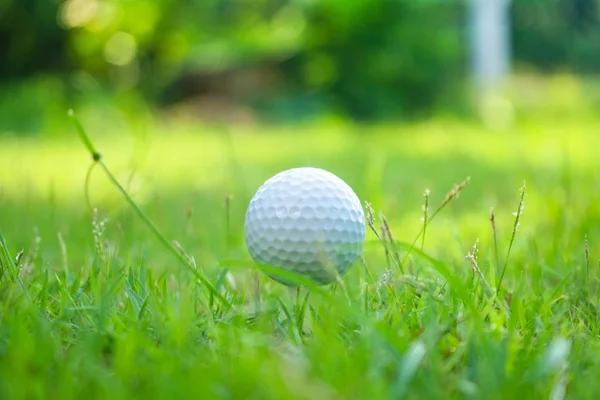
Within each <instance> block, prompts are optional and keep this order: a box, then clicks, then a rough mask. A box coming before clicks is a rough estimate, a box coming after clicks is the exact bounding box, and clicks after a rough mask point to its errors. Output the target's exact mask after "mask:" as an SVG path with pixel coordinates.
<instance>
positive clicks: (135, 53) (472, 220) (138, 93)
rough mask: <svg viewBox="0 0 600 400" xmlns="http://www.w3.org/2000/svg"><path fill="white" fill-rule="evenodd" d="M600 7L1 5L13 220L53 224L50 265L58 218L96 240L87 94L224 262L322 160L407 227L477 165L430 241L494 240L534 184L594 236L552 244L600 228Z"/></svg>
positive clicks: (342, 1)
mask: <svg viewBox="0 0 600 400" xmlns="http://www.w3.org/2000/svg"><path fill="white" fill-rule="evenodd" d="M599 17H600V0H512V1H507V0H368V1H366V0H327V1H324V0H189V1H176V0H0V201H1V202H2V203H1V206H0V223H2V227H0V228H3V229H4V230H5V234H6V235H7V237H9V238H11V240H13V241H15V243H16V244H15V245H18V246H24V247H26V246H31V245H32V243H36V242H35V240H34V239H32V237H34V238H36V237H38V235H39V237H44V238H48V239H46V240H48V241H49V242H47V243H49V244H48V245H49V250H48V254H47V257H48V260H55V261H56V260H59V259H60V255H59V254H57V253H56V252H53V251H52V250H51V249H52V248H54V249H56V248H58V247H57V246H62V245H63V244H62V243H61V242H60V241H58V238H57V236H56V232H60V234H61V235H63V236H62V237H64V238H65V240H66V241H67V242H68V240H69V237H70V238H71V239H72V240H78V241H85V242H82V243H85V245H84V244H82V243H80V242H77V243H78V244H77V246H78V248H79V247H81V248H86V247H85V246H90V247H91V248H93V242H92V238H91V236H90V234H89V215H90V214H89V209H88V208H87V201H86V200H85V198H84V181H85V177H86V168H87V167H88V166H89V163H90V159H89V155H88V154H87V153H86V151H85V149H84V148H83V146H82V145H81V143H80V142H79V140H78V139H77V136H76V134H75V131H74V129H73V126H72V125H71V122H70V121H69V119H68V117H67V110H69V109H70V108H73V109H74V110H75V112H76V114H77V115H78V116H79V119H80V120H81V122H82V123H83V125H84V126H85V127H86V129H87V130H88V131H89V133H90V135H91V136H92V138H93V139H94V141H98V143H97V144H98V147H99V149H100V151H101V152H102V153H103V154H104V156H105V160H106V162H107V163H108V164H109V166H110V168H111V169H112V170H113V172H114V173H115V174H116V175H117V177H118V179H119V180H120V181H121V182H122V183H123V184H124V185H125V187H126V188H127V189H128V190H129V191H130V192H131V193H132V194H133V195H134V196H135V199H136V200H137V201H139V202H140V204H142V205H143V207H144V209H145V210H146V211H147V212H148V213H149V215H150V216H151V218H153V219H154V220H156V221H157V224H158V225H159V226H162V227H164V229H165V230H166V232H167V234H168V236H169V237H176V238H178V239H179V240H181V241H182V242H183V244H184V245H185V246H187V248H188V249H190V251H192V252H194V251H198V252H200V251H202V250H201V249H204V251H203V257H206V259H208V260H212V261H215V260H218V259H220V258H222V257H225V255H226V254H229V253H228V252H229V251H231V249H232V248H235V249H240V252H243V219H244V213H245V208H246V205H247V204H248V201H249V199H250V198H251V196H252V194H253V193H254V191H255V190H256V189H257V188H258V186H259V185H260V184H261V183H263V182H264V180H266V179H267V178H268V177H270V176H272V175H273V174H275V173H277V172H279V171H281V170H282V169H286V168H291V167H295V166H300V165H312V166H319V167H322V168H326V169H329V170H331V171H332V172H334V173H336V174H338V175H339V176H340V177H342V179H344V180H346V181H347V182H348V183H349V184H350V185H351V186H352V187H353V188H354V189H355V191H356V192H357V194H358V195H359V197H360V198H361V199H362V200H363V201H369V202H371V203H372V205H373V207H374V208H375V209H376V210H377V212H379V211H380V210H383V211H384V212H385V213H387V215H388V217H389V220H390V221H391V222H390V223H391V224H392V226H393V227H394V229H395V230H397V231H399V233H398V236H399V237H400V238H401V239H403V240H410V239H411V238H412V237H414V234H416V232H417V231H418V229H419V228H420V224H421V222H420V218H421V216H422V211H421V209H420V207H421V205H422V202H423V192H424V191H425V189H426V188H430V189H431V190H432V195H431V196H432V197H431V204H436V203H439V202H441V201H442V200H443V199H444V196H445V193H446V192H447V191H448V190H449V189H450V188H452V186H453V185H454V184H456V183H458V182H461V181H462V180H463V179H465V178H466V177H467V176H471V178H472V180H471V182H472V183H471V185H470V186H469V190H467V191H466V193H465V194H464V195H463V196H462V197H461V201H460V202H459V203H457V205H456V206H454V205H453V206H452V208H450V209H449V210H447V211H446V212H447V215H448V218H449V219H448V220H447V221H446V222H445V223H444V222H443V220H440V222H439V224H440V225H439V229H438V231H437V233H436V230H435V229H433V228H432V230H428V234H430V235H436V234H439V235H442V234H443V235H446V236H445V238H450V240H454V239H453V238H454V237H455V236H456V235H457V234H459V233H460V235H461V237H464V238H466V239H465V241H466V242H470V243H472V241H473V238H475V237H478V236H481V235H484V234H485V233H482V231H483V232H487V231H488V230H487V221H488V215H489V209H490V207H495V208H496V210H497V212H498V213H499V214H500V213H505V214H506V215H507V216H508V218H504V219H502V218H499V222H498V223H499V224H502V223H504V224H506V225H507V229H510V224H511V223H512V217H511V214H512V212H513V211H514V206H515V202H516V197H517V195H518V189H519V187H520V186H521V185H522V182H523V180H525V179H526V180H528V182H529V189H528V196H529V197H528V204H529V205H532V207H531V208H530V209H528V210H529V211H528V212H530V213H531V214H535V215H531V216H530V217H531V218H532V219H533V218H534V217H535V218H536V221H537V222H536V223H535V224H534V223H533V222H532V223H531V225H529V229H532V230H535V229H537V231H538V232H539V231H541V230H540V229H544V228H547V227H549V226H556V225H558V226H563V225H565V224H567V222H565V221H569V224H570V225H568V226H570V227H571V228H572V229H573V230H574V231H575V232H577V235H575V236H573V232H571V231H569V230H568V229H566V228H565V229H562V230H560V233H557V234H556V235H555V237H554V238H553V239H552V240H547V241H545V243H547V245H548V246H555V245H556V243H558V242H559V241H561V240H579V239H580V238H581V237H583V232H588V233H590V230H589V229H590V227H591V226H598V227H600V212H599V211H598V210H597V207H596V206H594V204H600V192H599V191H598V190H596V189H595V188H596V187H600V185H595V184H594V182H597V181H598V179H597V178H596V174H595V173H594V171H597V170H598V168H599V167H600V165H599V164H598V161H597V155H596V150H595V149H597V148H598V146H600V138H598V135H597V134H596V132H597V131H598V130H599V129H600V119H599V118H598V117H597V110H598V107H599V106H600V81H599V80H598V79H597V76H598V73H599V72H600V19H599ZM91 182H92V183H91V187H92V189H91V190H90V194H91V197H92V198H91V200H90V201H91V205H92V206H93V207H99V208H100V212H101V214H102V215H108V216H109V217H110V218H111V219H112V220H113V221H118V222H115V225H112V226H111V227H110V228H109V229H114V232H113V233H114V235H116V237H118V238H119V240H121V241H126V240H132V241H135V240H140V242H139V243H138V244H137V245H136V246H138V247H139V249H142V248H145V246H146V244H145V243H144V240H143V238H144V237H145V236H143V235H144V233H143V232H145V230H144V228H143V226H140V225H139V224H135V223H134V222H133V221H135V215H133V214H132V213H131V212H130V211H127V208H126V205H125V203H124V202H123V201H122V198H121V197H120V195H119V193H118V192H116V191H115V190H114V188H112V187H111V185H110V183H109V182H108V181H107V180H106V179H105V178H104V177H103V175H102V174H101V173H94V174H93V175H92V180H91ZM578 190H581V192H580V193H579V194H577V191H578ZM230 200H231V201H230ZM571 214H572V215H571ZM569 215H570V216H569ZM442 218H443V217H442ZM457 218H460V224H457V221H458V219H457ZM596 223H597V224H596ZM444 224H446V225H444ZM561 224H562V225H561ZM594 224H596V225H594ZM207 227H210V229H208V228H207ZM34 228H35V229H36V230H34ZM436 229H437V228H436ZM594 229H596V230H598V229H600V228H594ZM458 231H460V232H458ZM34 232H35V233H34ZM457 232H458V233H457ZM590 234H591V233H590ZM573 237H575V239H573ZM127 238H129V239H127ZM61 240H62V239H61ZM149 243H153V242H149ZM434 243H436V242H435V241H432V245H433V244H434ZM437 243H446V242H444V241H441V240H440V241H437ZM461 246H462V244H461ZM469 246H470V244H469ZM121 247H123V244H122V246H121ZM138 247H135V248H138ZM463 250H464V249H462V248H461V249H460V253H459V254H461V259H462V258H463V257H462V255H464V254H465V252H464V251H463ZM140 252H142V250H140ZM82 254H85V252H82ZM49 262H50V261H49Z"/></svg>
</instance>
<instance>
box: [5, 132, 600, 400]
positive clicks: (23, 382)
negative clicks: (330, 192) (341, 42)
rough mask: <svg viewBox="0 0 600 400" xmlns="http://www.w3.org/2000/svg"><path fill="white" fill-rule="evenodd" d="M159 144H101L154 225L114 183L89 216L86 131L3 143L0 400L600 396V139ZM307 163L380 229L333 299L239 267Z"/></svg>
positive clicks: (112, 138)
mask: <svg viewBox="0 0 600 400" xmlns="http://www.w3.org/2000/svg"><path fill="white" fill-rule="evenodd" d="M83 122H84V125H85V121H83ZM156 126H157V128H155V129H156V131H150V132H148V134H147V135H146V136H145V139H144V140H141V139H139V138H138V137H135V136H128V135H104V136H102V135H101V132H99V128H100V127H98V126H95V127H92V128H91V129H89V131H90V132H89V133H90V136H91V138H92V141H93V142H94V143H95V145H96V146H97V148H98V150H99V151H100V152H101V153H102V154H103V158H102V161H103V162H105V163H106V164H105V165H106V168H107V170H108V171H110V172H111V173H113V174H114V175H115V176H116V179H117V180H118V182H119V183H120V184H121V185H123V188H124V190H126V192H127V193H131V196H132V197H131V198H132V201H133V202H135V204H136V205H137V206H139V208H140V210H141V212H142V213H143V216H144V217H147V218H148V221H144V220H143V219H140V214H139V213H137V212H136V210H135V208H132V207H131V204H128V203H127V201H126V199H125V198H124V197H123V194H122V193H120V192H119V190H118V189H117V188H115V187H114V182H111V180H110V179H109V178H107V175H106V174H105V173H103V171H102V166H100V168H98V167H96V168H95V169H94V170H93V171H92V173H91V177H90V191H89V193H90V199H89V203H90V206H91V209H90V207H89V206H88V202H87V201H86V198H85V179H86V169H87V168H88V167H89V165H90V164H91V163H92V160H91V158H90V156H89V154H88V153H87V152H86V149H85V147H84V146H83V145H82V144H81V142H80V141H77V138H76V134H75V133H73V136H72V137H71V138H64V139H58V140H57V139H55V140H46V139H37V140H33V139H20V140H18V139H14V138H13V139H2V140H3V141H2V145H1V146H0V171H2V172H1V173H0V233H1V236H2V241H1V242H0V243H1V246H0V397H1V398H11V399H19V398H27V399H32V398H56V399H69V398H81V397H83V396H86V397H90V398H111V399H121V398H122V399H131V398H193V397H196V398H257V399H258V398H260V399H266V398H278V399H280V398H310V399H315V398H318V399H340V398H356V399H358V398H394V399H397V398H408V399H412V398H486V399H492V398H514V397H519V396H523V397H525V398H551V399H562V398H595V394H596V393H597V392H598V391H599V390H600V383H598V381H597V379H595V378H596V377H597V376H598V374H599V373H600V363H599V362H598V361H597V360H598V359H599V358H600V357H599V356H600V340H599V339H598V335H599V333H600V316H599V315H600V314H598V307H599V306H600V303H599V297H600V285H599V280H598V278H599V277H600V274H599V273H598V259H599V258H600V246H599V245H598V238H599V237H600V208H599V207H598V204H600V202H599V199H600V178H598V175H597V173H596V171H598V167H599V166H600V165H599V164H600V162H599V161H598V160H597V155H596V154H597V151H596V149H597V148H598V146H599V145H600V138H598V137H597V135H595V134H594V133H595V132H597V130H598V128H599V127H600V122H594V121H586V122H585V123H584V124H580V125H577V124H574V123H572V121H571V122H569V123H568V124H567V123H566V122H565V123H564V124H562V125H561V123H560V122H556V121H554V122H553V123H552V124H543V123H541V124H535V123H530V124H527V125H520V126H517V127H515V128H514V129H513V130H512V131H510V132H505V133H501V134H497V133H493V132H489V131H486V130H485V129H484V128H481V127H479V126H473V125H468V124H463V123H456V122H448V121H431V122H427V123H423V124H416V125H410V126H373V127H366V128H362V127H361V128H360V129H358V128H356V127H348V126H320V127H319V126H317V127H310V128H306V129H303V130H299V129H296V130H294V129H282V130H277V129H274V128H271V129H265V130H264V131H261V132H253V131H247V130H241V129H240V130H234V131H224V130H209V131H204V130H202V129H201V128H200V127H194V126H190V125H186V126H171V127H165V126H160V125H158V124H157V125H156ZM165 132H168V134H166V133H165ZM298 165H314V166H320V167H323V168H326V169H328V170H331V171H332V172H334V173H336V174H338V175H339V176H340V177H342V178H343V179H344V180H346V181H347V182H348V183H349V184H350V185H351V186H352V187H353V188H354V189H355V190H356V192H357V194H358V195H359V197H360V198H361V199H362V201H364V202H368V203H369V205H370V207H372V210H373V211H372V214H371V217H370V221H369V222H370V223H369V226H370V227H369V229H368V232H367V242H366V244H365V249H364V264H363V263H357V265H355V266H354V268H353V269H352V270H351V271H350V272H349V273H348V274H347V275H346V276H344V277H343V280H342V282H340V283H338V284H335V285H332V286H328V287H309V288H303V289H301V290H294V289H288V288H286V287H284V286H282V285H280V284H278V283H276V282H274V281H273V280H271V279H269V278H268V277H266V275H265V274H263V273H262V272H261V271H260V270H259V269H257V268H256V267H255V266H254V264H253V263H252V262H251V260H250V258H249V256H248V254H247V251H246V249H245V245H244V241H243V218H244V212H245V208H246V206H247V204H248V201H249V199H250V197H251V196H252V194H253V192H254V190H256V188H258V186H259V185H260V184H261V183H262V182H263V181H264V180H265V179H267V178H268V177H270V176H271V175H273V174H274V173H276V172H278V171H280V170H282V169H285V168H289V167H293V166H298ZM467 177H469V178H470V179H469V181H468V185H465V186H464V187H461V188H460V190H458V189H453V188H456V185H458V184H459V183H460V182H462V181H463V180H465V179H466V178H467ZM523 181H526V182H527V187H526V190H522V191H520V190H519V189H520V188H521V187H522V185H523ZM426 190H427V196H426V197H424V196H423V193H424V192H425V191H426ZM522 196H523V197H522ZM424 203H426V207H425V208H426V211H425V210H424V209H423V206H424ZM441 205H443V207H442V209H441V210H440V211H439V212H438V211H437V210H438V207H440V206H441ZM523 205H524V207H523ZM490 208H493V212H492V213H491V214H490ZM513 213H516V215H513ZM145 222H150V223H151V224H152V226H155V227H156V229H158V230H159V231H160V235H164V240H163V239H161V238H160V237H159V238H158V239H157V235H156V232H153V230H152V229H148V224H147V223H145ZM517 227H518V229H517ZM420 233H423V235H420ZM160 235H159V236H160ZM474 243H475V246H474ZM204 279H205V280H206V282H203V280H204Z"/></svg>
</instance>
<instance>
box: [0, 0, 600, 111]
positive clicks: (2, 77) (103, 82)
mask: <svg viewBox="0 0 600 400" xmlns="http://www.w3.org/2000/svg"><path fill="white" fill-rule="evenodd" d="M599 1H600V0H513V1H512V9H511V18H512V22H513V27H512V32H511V33H512V35H511V37H512V42H513V46H514V49H513V50H514V55H513V59H514V60H516V61H517V62H518V63H522V64H528V65H533V66H536V67H538V68H540V69H544V70H552V69H556V68H567V67H568V68H571V69H573V70H575V71H598V70H600V58H598V57H597V54H598V52H599V51H600V48H599V46H600V22H599V20H598V2H599ZM466 19H467V2H466V1H465V0H459V1H456V0H411V1H409V0H398V1H390V0H369V1H365V0H328V1H320V0H252V1H246V0H190V1H176V0H0V57H2V58H1V60H0V82H4V85H7V84H8V82H12V83H13V84H14V83H15V82H17V81H19V80H22V79H29V78H32V77H35V76H36V75H38V74H39V73H47V72H50V73H52V74H53V76H54V77H58V78H60V79H59V80H58V81H57V80H55V79H53V80H51V82H52V83H51V84H49V83H48V82H49V81H47V80H45V81H43V82H45V83H39V82H40V81H39V80H32V81H31V82H38V83H35V84H36V85H38V84H39V85H40V86H38V89H35V90H16V89H15V90H16V93H41V92H43V90H45V89H44V88H47V87H53V88H56V87H57V85H58V84H57V82H60V81H62V82H63V83H62V84H63V88H59V89H55V92H56V93H60V98H66V97H72V96H73V93H81V92H85V91H86V90H88V89H89V88H90V87H102V88H105V89H107V90H108V91H109V92H110V93H113V94H115V93H116V94H118V93H136V94H138V93H139V94H141V95H142V96H143V97H144V98H145V99H146V100H148V101H150V102H152V103H154V104H157V105H160V106H164V105H168V104H172V103H175V102H180V101H182V100H185V99H188V98H190V97H194V96H198V95H203V96H208V95H210V96H213V95H220V96H222V97H223V96H224V97H228V98H230V99H234V100H236V101H242V102H244V103H246V104H250V105H253V106H255V107H258V108H259V109H261V110H263V111H265V112H266V113H267V114H270V115H276V116H279V117H287V118H294V119H297V118H298V117H299V116H302V115H307V114H309V115H310V114H318V113H320V112H326V113H334V114H337V115H342V116H347V117H351V118H358V119H376V118H387V117H398V116H401V117H406V116H410V115H414V114H415V113H420V112H423V111H427V110H431V109H432V108H435V107H437V106H447V105H454V104H456V103H460V99H461V96H460V88H461V84H462V81H463V79H462V78H465V77H466V76H465V75H466V72H467V60H466V55H467V54H468V53H467V50H468V49H467V46H468V44H469V40H468V34H467V31H466V29H467V25H466ZM36 79H37V78H36ZM82 82H83V83H84V84H82ZM90 82H93V84H90ZM15 90H3V91H2V94H0V97H1V96H5V97H6V96H12V94H11V93H15ZM27 97H28V96H26V95H21V96H20V97H19V98H22V99H26V98H27ZM23 101H25V100H23ZM0 103H2V104H10V103H11V100H10V99H8V100H6V99H5V100H3V99H0ZM15 107H17V105H14V104H13V108H15ZM22 107H24V108H27V107H26V105H25V106H22ZM6 120H8V118H7V119H6Z"/></svg>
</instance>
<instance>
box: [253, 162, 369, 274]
mask: <svg viewBox="0 0 600 400" xmlns="http://www.w3.org/2000/svg"><path fill="white" fill-rule="evenodd" d="M244 231H245V239H246V245H247V247H248V251H249V253H250V255H251V256H252V258H253V259H254V261H255V262H256V263H257V264H262V265H268V266H271V267H275V268H282V269H285V270H288V271H291V272H295V273H297V274H300V275H303V276H305V277H308V278H310V279H312V280H313V281H315V282H316V283H318V284H328V283H331V282H333V281H334V280H336V278H337V277H338V276H342V275H344V274H345V273H346V272H347V271H348V270H349V269H350V267H351V266H352V265H353V264H354V263H355V262H356V261H357V260H358V258H359V256H360V254H361V252H362V247H363V243H364V240H365V216H364V212H363V209H362V206H361V202H360V200H359V199H358V197H357V196H356V194H355V193H354V191H353V190H352V188H351V187H350V186H348V184H346V182H344V181H343V180H342V179H340V178H339V177H337V176H336V175H334V174H333V173H331V172H328V171H325V170H323V169H319V168H311V167H304V168H292V169H289V170H286V171H283V172H280V173H278V174H277V175H275V176H273V177H272V178H270V179H268V180H267V181H266V182H265V183H264V184H263V185H262V186H261V187H260V188H259V189H258V191H257V192H256V194H255V195H254V197H253V198H252V200H251V201H250V204H249V206H248V210H247V212H246V219H245V223H244ZM269 275H270V276H271V278H273V279H275V280H276V281H278V282H280V283H284V284H286V285H292V283H291V282H288V281H287V280H285V279H281V278H280V277H277V276H274V274H269Z"/></svg>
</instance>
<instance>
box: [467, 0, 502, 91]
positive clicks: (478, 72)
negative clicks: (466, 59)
mask: <svg viewBox="0 0 600 400" xmlns="http://www.w3.org/2000/svg"><path fill="white" fill-rule="evenodd" d="M470 25H471V40H472V68H473V75H474V80H475V84H476V86H477V91H478V92H479V94H485V93H488V92H489V91H490V90H492V91H495V90H496V89H498V86H499V85H501V84H502V83H503V81H504V80H505V79H506V78H507V77H508V74H509V73H510V58H511V57H510V16H509V0H471V21H470Z"/></svg>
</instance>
